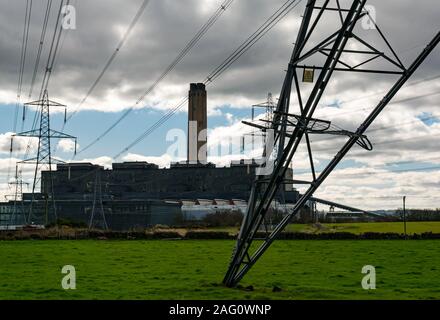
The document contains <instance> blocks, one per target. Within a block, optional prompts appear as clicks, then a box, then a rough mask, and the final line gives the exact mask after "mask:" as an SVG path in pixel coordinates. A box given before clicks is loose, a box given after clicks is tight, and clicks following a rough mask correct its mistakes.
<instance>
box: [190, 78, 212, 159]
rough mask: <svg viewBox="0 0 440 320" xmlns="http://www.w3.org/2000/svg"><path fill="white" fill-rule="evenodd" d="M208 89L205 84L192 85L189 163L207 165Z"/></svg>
mask: <svg viewBox="0 0 440 320" xmlns="http://www.w3.org/2000/svg"><path fill="white" fill-rule="evenodd" d="M207 123H208V119H207V112H206V89H205V85H204V84H203V83H191V84H190V90H189V100H188V162H192V163H207V157H208V153H207V146H206V143H207V132H206V130H207Z"/></svg>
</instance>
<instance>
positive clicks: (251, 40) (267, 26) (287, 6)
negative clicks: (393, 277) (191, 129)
mask: <svg viewBox="0 0 440 320" xmlns="http://www.w3.org/2000/svg"><path fill="white" fill-rule="evenodd" d="M300 2H301V0H299V1H298V0H289V1H286V2H285V3H284V4H283V5H282V6H281V7H280V8H279V9H277V10H276V11H275V13H274V14H272V15H271V16H270V17H269V18H268V19H267V20H266V21H265V22H264V23H263V24H262V25H261V26H260V27H259V28H258V29H257V31H255V32H254V33H253V34H252V35H251V36H249V37H248V38H247V39H246V40H245V41H244V42H243V43H242V44H241V45H240V46H239V47H238V48H237V49H236V50H235V51H234V52H233V53H232V54H230V55H229V56H228V58H226V59H225V60H224V61H223V62H222V63H221V64H220V65H219V66H218V67H217V68H215V69H214V70H213V71H212V72H210V73H209V74H208V76H207V77H206V80H205V81H204V84H208V83H212V82H213V81H215V80H216V79H217V78H218V77H219V76H220V75H221V74H222V73H223V72H224V71H225V70H227V69H228V68H229V67H230V66H231V65H232V64H233V63H234V62H235V61H237V60H238V59H239V58H240V57H241V56H242V55H243V54H244V53H246V52H247V51H248V50H249V49H250V48H251V47H253V45H255V43H256V42H257V41H258V40H260V39H261V38H262V37H263V36H264V35H265V34H266V33H267V32H269V31H270V30H271V29H272V28H273V27H274V26H275V25H276V24H278V22H279V21H281V19H283V18H284V17H285V16H286V15H287V14H288V13H289V12H290V11H291V10H293V9H294V8H295V7H296V6H297V5H298V4H299V3H300ZM295 3H296V4H295ZM294 4H295V5H294ZM187 100H188V98H187V97H185V98H184V99H183V100H182V101H181V102H180V103H179V104H177V105H176V106H175V107H174V108H173V109H171V110H170V111H168V112H167V113H166V114H165V115H164V116H162V118H160V119H159V120H158V121H157V122H156V123H154V124H153V125H152V126H151V127H149V128H148V129H147V130H146V131H144V132H143V133H142V134H141V135H140V136H139V137H138V138H136V139H135V140H134V141H133V142H132V143H130V144H129V145H128V146H127V147H125V148H124V149H122V150H121V151H120V152H119V153H118V154H116V155H115V157H114V158H115V159H116V158H119V157H120V156H121V155H122V154H123V153H124V152H126V151H128V150H129V149H131V148H132V147H134V146H135V145H137V144H138V143H139V142H141V141H142V140H144V139H145V138H146V137H148V136H149V135H150V134H151V133H152V132H154V131H155V130H156V129H157V128H159V127H160V126H162V125H163V124H164V123H165V122H166V121H168V119H170V118H171V117H172V116H173V115H174V114H175V113H176V112H177V111H178V110H179V109H180V108H182V107H183V105H184V103H185V102H186V101H187Z"/></svg>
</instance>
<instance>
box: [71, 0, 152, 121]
mask: <svg viewBox="0 0 440 320" xmlns="http://www.w3.org/2000/svg"><path fill="white" fill-rule="evenodd" d="M149 2H150V0H144V1H143V2H142V4H141V6H140V7H139V9H138V11H137V12H136V15H135V16H134V18H133V20H132V21H131V23H130V25H129V26H128V28H127V30H126V31H125V33H124V35H123V36H122V38H121V40H120V41H119V43H118V45H117V46H116V48H115V50H114V51H113V53H112V55H111V56H110V58H109V59H108V60H107V62H106V64H105V65H104V68H103V69H102V70H101V72H100V73H99V75H98V77H97V78H96V80H95V81H94V82H93V83H92V85H91V87H90V88H89V90H88V91H87V93H86V95H85V96H84V97H83V98H82V99H81V101H80V103H79V104H78V105H77V106H76V108H75V111H74V112H73V113H71V114H70V115H69V116H68V117H67V119H66V122H67V121H69V120H70V119H71V118H72V117H73V116H74V115H75V114H76V113H77V112H78V109H79V108H80V107H81V106H82V105H83V104H84V102H86V100H87V99H88V98H89V97H90V95H91V94H92V92H93V91H94V90H95V88H96V86H97V85H98V83H99V82H100V81H101V79H102V77H103V76H104V74H105V73H106V72H107V70H108V69H109V67H110V66H111V64H112V63H113V60H115V58H116V56H117V55H118V53H119V52H120V51H121V49H122V47H123V46H124V44H125V42H126V41H127V39H128V37H129V35H130V33H131V31H132V30H133V29H134V27H135V26H136V24H137V23H138V21H139V18H140V17H141V15H142V14H143V12H144V11H145V8H146V7H147V5H148V3H149ZM63 129H64V127H63Z"/></svg>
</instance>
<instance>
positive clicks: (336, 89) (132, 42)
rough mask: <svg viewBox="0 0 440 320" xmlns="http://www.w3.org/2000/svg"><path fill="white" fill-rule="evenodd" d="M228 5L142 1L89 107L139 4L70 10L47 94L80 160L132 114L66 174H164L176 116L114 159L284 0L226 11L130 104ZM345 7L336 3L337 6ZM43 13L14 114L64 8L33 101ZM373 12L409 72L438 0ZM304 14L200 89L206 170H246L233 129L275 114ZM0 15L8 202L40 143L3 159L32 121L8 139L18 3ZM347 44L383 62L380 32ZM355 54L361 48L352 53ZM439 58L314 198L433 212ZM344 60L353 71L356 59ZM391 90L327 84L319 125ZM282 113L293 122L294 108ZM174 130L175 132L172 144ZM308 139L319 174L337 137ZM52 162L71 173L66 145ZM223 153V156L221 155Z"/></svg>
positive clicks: (379, 84)
mask: <svg viewBox="0 0 440 320" xmlns="http://www.w3.org/2000/svg"><path fill="white" fill-rule="evenodd" d="M223 2H224V1H223V0H204V1H197V0H151V1H150V2H149V3H148V5H147V7H146V8H145V10H144V11H143V12H142V14H141V16H140V17H139V20H138V22H137V24H136V25H135V27H134V28H133V30H132V31H131V33H130V35H129V37H128V38H127V39H126V41H125V42H124V45H123V46H122V48H120V50H119V51H118V54H117V55H116V57H115V59H114V60H113V63H112V64H111V65H110V67H109V68H108V70H107V72H106V73H105V74H104V75H103V77H102V78H101V80H100V81H99V83H98V85H97V86H96V87H95V89H94V90H93V92H92V93H91V94H90V96H89V97H88V98H87V100H86V101H85V102H84V103H82V104H80V102H81V101H82V100H83V98H84V97H85V96H86V94H87V92H88V90H89V88H90V87H91V86H92V84H93V83H94V81H95V80H96V79H97V77H98V76H99V74H100V72H101V70H102V69H103V68H104V66H105V64H106V63H107V61H108V59H109V58H110V56H111V55H112V54H113V53H114V51H115V49H116V48H117V46H118V43H119V42H120V41H121V38H122V37H123V35H124V33H125V32H126V30H127V28H128V26H129V25H130V22H131V21H132V20H133V18H134V16H135V15H136V13H137V12H138V10H139V8H140V6H141V4H142V3H143V1H142V0H129V1H128V0H124V1H122V0H105V1H104V0H92V1H85V0H76V1H75V0H72V1H71V4H72V5H73V7H74V8H75V13H76V29H69V30H64V31H63V33H62V36H61V40H60V47H59V52H58V55H57V60H56V63H55V67H54V70H53V72H52V76H51V79H50V83H49V86H48V91H49V96H50V99H51V100H55V101H58V102H61V103H63V104H65V105H67V106H68V114H69V115H71V114H73V116H72V117H71V119H70V120H69V121H68V122H67V124H66V126H65V128H64V131H65V132H66V133H68V134H71V135H74V136H77V137H78V143H79V148H78V149H79V150H80V151H81V149H82V148H84V147H86V146H87V145H89V144H90V143H91V142H92V141H94V140H95V139H96V138H97V137H98V136H99V135H100V134H101V133H103V132H104V131H105V130H106V129H107V128H108V127H109V126H110V125H112V124H113V123H114V122H115V121H116V120H117V119H118V118H120V117H121V116H122V115H123V114H124V112H126V111H127V110H129V109H131V108H133V111H131V112H130V113H129V114H128V115H127V116H126V117H125V118H124V119H123V120H122V121H121V122H120V123H119V124H118V125H117V126H116V127H115V128H114V129H113V130H111V131H110V132H109V133H108V134H107V135H105V136H104V137H103V138H101V139H100V140H99V141H98V142H97V143H96V144H94V145H93V146H92V147H91V148H88V149H85V150H84V151H81V152H80V153H79V154H78V155H77V156H76V157H75V159H74V161H91V162H96V163H100V164H103V165H106V166H110V165H111V163H112V162H113V161H124V160H125V161H129V160H147V161H151V162H156V163H158V164H160V165H161V166H167V165H169V163H170V161H174V160H178V159H180V157H181V156H182V155H178V154H174V153H172V154H171V153H170V152H169V149H170V146H172V145H173V143H174V142H173V141H167V135H168V138H170V136H171V137H173V136H175V135H174V134H175V133H176V136H178V135H179V131H178V130H179V129H180V130H183V132H184V131H185V130H186V117H187V113H186V108H185V107H183V108H181V109H179V111H178V112H177V113H176V114H175V115H174V116H173V117H171V118H170V119H169V120H168V121H167V122H165V123H164V124H163V125H162V126H161V127H159V128H158V129H156V130H154V131H153V132H152V133H151V134H150V135H149V136H148V137H146V138H145V139H143V140H142V141H140V142H139V143H137V144H136V145H134V146H133V147H132V148H130V149H129V150H128V151H126V152H123V153H122V154H121V155H120V156H119V157H118V158H117V159H115V156H116V155H117V154H119V153H120V151H123V150H124V148H125V147H127V146H128V145H130V144H131V143H132V142H133V141H134V140H135V139H137V138H138V137H139V136H140V135H141V134H142V133H143V132H145V131H146V130H147V129H148V128H150V127H151V126H152V125H153V124H154V123H155V122H156V121H157V120H159V119H160V118H161V117H162V116H163V115H164V114H166V112H167V111H169V110H171V109H173V108H174V107H175V106H176V105H178V103H179V102H180V101H182V99H183V98H184V97H185V96H186V95H187V91H188V88H189V83H191V82H200V81H203V80H205V79H206V77H207V75H208V74H210V72H211V71H212V70H213V69H215V68H216V67H217V66H218V65H220V64H221V63H222V62H223V61H224V60H225V59H226V58H227V57H228V56H229V55H230V54H231V53H232V52H233V51H234V50H235V49H236V48H237V47H238V46H240V45H241V44H242V43H243V41H245V40H246V39H247V38H248V37H249V36H250V35H251V34H252V33H253V32H254V31H255V30H256V29H257V28H258V27H259V26H260V25H261V24H263V23H264V21H266V19H267V18H268V17H269V16H270V15H272V14H273V13H274V12H275V10H277V9H278V8H279V7H280V6H281V5H282V4H283V3H284V2H285V0H271V1H264V0H235V1H233V2H232V4H231V5H230V6H229V7H228V8H227V10H226V11H225V12H223V13H222V15H221V16H220V17H219V19H218V20H217V21H216V23H215V24H214V25H213V26H212V27H211V28H210V29H209V30H208V32H207V33H206V34H205V35H204V36H203V37H202V38H201V39H200V40H199V41H198V42H197V44H196V45H195V46H194V47H193V48H192V49H191V51H189V52H188V54H187V55H186V56H185V57H184V58H183V59H182V60H181V61H180V62H179V64H177V66H176V67H175V68H174V69H173V70H172V71H171V72H170V73H169V74H167V76H166V77H165V78H164V79H163V80H162V81H161V82H160V83H159V84H158V85H157V86H156V87H155V90H154V91H152V92H151V93H149V94H148V95H147V96H146V97H145V99H143V100H142V101H141V102H140V103H137V104H136V102H137V101H138V99H139V97H141V96H142V94H143V93H144V92H145V91H146V90H147V89H148V88H149V87H150V86H151V85H152V84H153V83H155V81H156V80H157V79H158V78H159V77H160V76H161V74H162V73H163V72H164V70H165V69H166V68H167V67H168V66H169V64H170V63H171V62H172V61H173V60H174V59H175V58H176V56H177V55H178V54H179V53H180V52H181V50H182V49H183V48H184V47H185V46H186V45H187V43H188V42H189V41H190V40H191V39H192V38H193V36H194V35H195V34H196V33H197V31H198V30H199V29H200V28H201V26H202V25H203V24H204V23H206V21H207V20H208V19H209V18H210V17H211V16H212V15H213V13H214V12H215V11H216V10H217V9H218V8H219V7H220V5H221V4H222V3H223ZM318 2H319V1H318ZM348 2H350V1H342V3H343V4H347V3H348ZM46 3H47V2H46V1H43V0H34V1H32V4H33V5H32V11H31V19H30V28H29V36H28V45H27V53H26V56H25V64H24V72H23V85H22V93H21V100H20V103H23V102H28V101H31V100H36V99H38V93H39V89H40V87H41V83H42V77H43V74H44V66H45V65H46V60H47V57H48V54H49V45H50V39H51V37H52V34H53V30H54V25H55V19H56V15H57V10H58V6H59V1H58V0H54V1H53V5H52V9H51V12H50V18H49V22H48V27H47V34H46V39H45V42H44V45H43V50H42V53H41V62H40V64H39V67H38V72H37V76H36V81H35V87H34V90H33V94H32V95H31V97H30V98H29V91H30V86H31V79H32V74H33V70H34V65H35V62H36V57H37V52H38V46H39V41H40V35H41V30H42V24H43V19H44V12H45V8H46ZM368 3H369V4H370V5H372V6H373V8H374V9H375V12H376V21H377V23H378V24H379V25H380V27H381V30H382V31H383V32H384V33H385V34H386V35H387V38H388V39H389V40H390V42H391V44H392V46H393V48H394V49H395V50H396V52H397V54H398V55H399V57H400V58H401V60H402V62H403V64H404V65H405V66H408V65H409V64H410V63H411V61H412V60H413V59H414V58H415V57H416V56H417V54H418V53H419V52H420V51H421V50H422V49H423V47H424V45H425V44H426V43H427V42H428V41H429V40H430V39H431V38H432V37H433V36H434V35H435V33H436V32H438V30H439V29H440V23H439V19H438V17H439V15H440V6H439V5H438V1H435V0H422V1H411V0H389V1H386V2H384V1H378V0H375V1H368ZM304 5H305V1H302V2H300V3H299V4H298V6H297V7H295V8H294V9H293V10H292V11H291V12H290V13H289V14H288V15H287V16H286V17H285V18H284V19H283V20H281V21H280V22H279V23H278V24H277V25H276V26H275V27H274V28H273V29H271V30H270V32H268V33H267V34H266V35H265V36H264V37H263V38H261V40H260V41H258V42H257V43H256V45H254V46H253V47H252V48H251V49H250V50H249V51H247V52H246V53H245V54H244V55H243V56H241V57H240V59H238V60H237V61H236V62H235V63H234V64H233V65H232V66H231V67H230V68H228V69H227V70H226V71H225V72H224V73H223V74H222V75H221V76H220V77H219V78H218V79H217V80H216V81H214V82H213V83H212V84H210V85H209V86H208V105H209V106H208V107H209V111H208V114H209V118H208V126H209V128H210V136H209V144H210V146H211V158H210V160H211V161H213V162H216V163H217V164H219V165H224V164H227V162H228V161H230V160H231V159H238V158H240V157H242V155H240V148H239V143H238V142H237V141H239V139H235V138H237V137H240V136H242V135H243V134H246V133H248V132H250V131H251V130H250V128H248V127H245V126H244V125H242V124H241V121H242V120H249V118H250V115H251V109H250V106H251V105H252V104H255V103H260V102H263V101H264V100H265V99H266V96H267V93H268V92H272V93H273V96H274V99H275V101H276V98H277V96H278V94H279V92H280V88H281V84H282V81H283V78H284V75H285V69H286V66H287V63H288V60H289V58H290V55H291V51H292V47H293V46H292V43H293V42H295V37H296V34H297V32H298V27H299V23H300V16H301V15H302V13H303V11H304ZM0 6H1V10H0V25H1V29H2V32H1V33H0V48H1V51H0V174H1V176H0V196H2V197H3V196H7V195H10V194H12V193H13V190H11V189H10V188H8V183H7V182H8V178H9V179H10V180H12V177H13V171H14V170H15V163H16V162H17V161H20V160H22V159H23V157H24V156H25V150H26V146H27V145H28V144H29V145H30V152H29V153H28V154H29V157H31V156H33V155H34V154H35V151H36V148H35V147H36V145H37V144H36V141H29V140H27V139H15V141H14V152H13V154H12V155H11V154H10V152H9V148H10V135H11V134H12V133H13V132H14V127H16V130H15V131H20V130H21V129H23V131H25V130H30V129H31V127H32V121H33V117H34V112H33V110H28V112H27V114H26V118H25V121H22V114H21V113H22V109H21V104H19V109H18V111H19V112H18V119H17V122H16V126H14V117H15V116H14V115H15V113H16V110H17V109H16V108H17V84H18V79H19V65H20V54H21V48H22V36H23V25H24V16H25V8H26V1H25V0H17V1H8V0H0ZM338 24H339V17H338V16H337V15H336V14H333V15H332V14H329V15H328V16H326V17H325V20H323V23H322V25H321V27H320V28H319V29H318V30H317V31H318V32H317V34H316V36H315V37H314V38H313V39H311V43H314V42H316V41H318V40H319V39H322V37H323V36H325V35H326V34H329V32H331V31H332V30H335V28H337V26H338ZM356 32H357V34H359V35H360V36H361V37H362V38H364V39H368V41H370V42H371V43H374V45H375V46H376V47H377V48H378V49H379V50H381V51H383V52H385V53H386V54H390V52H389V51H387V50H388V49H387V48H386V46H385V45H384V43H383V42H381V40H380V38H379V37H378V36H377V32H376V31H375V30H364V29H362V28H361V27H360V26H359V27H358V28H357V29H356ZM350 46H351V48H356V49H363V48H362V46H360V45H359V44H358V43H354V42H353V43H351V44H350ZM439 52H440V51H439V49H438V48H437V49H436V50H434V51H433V53H432V54H431V56H430V57H428V59H427V60H426V61H425V62H424V63H423V65H422V66H421V67H420V68H419V69H418V71H417V72H416V73H415V74H414V76H413V77H412V78H411V80H409V82H408V84H407V85H406V86H405V87H404V88H403V89H402V90H401V91H400V92H399V94H398V95H397V96H396V97H395V98H394V99H393V101H392V103H391V104H390V105H389V106H388V108H387V109H386V111H385V112H383V113H382V114H381V115H380V117H379V118H378V119H377V121H376V122H375V123H374V125H373V126H372V127H371V128H370V129H369V131H368V132H367V133H368V136H369V138H370V140H371V141H372V142H373V145H374V150H373V151H370V152H368V151H365V150H363V149H361V148H359V147H354V148H353V150H352V151H351V152H350V153H349V154H348V156H347V157H346V158H345V160H344V161H343V162H342V163H341V164H340V166H339V167H338V169H337V170H335V171H334V172H333V173H332V175H331V176H330V177H329V179H328V180H327V181H326V182H325V184H324V185H323V186H322V188H321V189H320V190H319V192H317V194H316V196H319V197H322V198H325V199H328V200H333V201H338V202H342V203H346V204H350V205H353V206H357V207H362V208H365V209H379V208H384V209H395V208H397V207H399V206H400V205H401V197H402V196H403V195H407V196H408V206H410V207H418V208H438V207H440V142H439V141H440V140H439V138H440V109H439V103H438V102H439V99H440V55H439ZM343 58H344V59H345V61H346V62H349V63H353V64H355V63H356V62H360V61H362V60H361V58H363V57H359V56H358V57H350V56H346V57H343ZM320 62H322V59H321V60H319V59H318V58H316V59H315V60H313V59H311V60H310V61H308V63H310V64H311V65H313V64H316V65H319V64H320ZM370 67H371V68H385V69H391V70H395V68H394V67H392V66H390V65H389V64H387V63H385V62H383V61H379V60H378V61H377V62H372V64H371V65H370ZM315 76H317V75H315ZM396 79H397V76H395V75H366V74H359V73H340V72H339V73H335V75H334V77H333V79H332V82H331V83H329V85H328V88H327V91H326V94H325V96H324V97H323V99H322V100H321V103H320V105H319V107H318V109H317V111H316V114H315V115H316V116H317V117H320V118H324V119H328V120H331V121H332V123H334V124H335V125H338V126H340V127H342V128H345V129H350V130H353V129H355V128H356V125H358V124H359V123H360V122H361V121H362V119H363V118H364V117H365V116H366V115H367V114H368V112H369V111H370V110H371V109H372V108H373V107H374V106H375V105H376V104H377V103H378V101H380V99H381V98H382V96H383V95H384V93H385V92H386V90H387V89H389V88H390V87H391V85H392V84H393V83H394V81H396ZM301 86H302V87H303V88H304V91H303V97H305V96H306V95H307V91H308V90H309V89H310V87H311V85H310V84H305V83H304V84H301ZM290 110H291V111H292V112H298V105H297V103H296V101H295V100H293V101H292V105H291V109H290ZM260 116H261V112H260ZM63 117H64V114H63V111H62V110H53V113H52V118H51V126H52V128H53V129H55V130H61V129H62V128H63ZM170 130H173V131H171V133H170ZM229 137H232V138H233V139H232V141H233V145H232V147H231V148H229V147H228V148H226V149H227V150H228V152H226V154H224V152H223V153H220V154H218V153H216V152H215V151H217V150H218V148H216V147H217V146H218V145H219V144H220V145H222V144H224V143H225V141H229ZM311 139H312V141H313V150H314V155H315V161H316V163H315V165H316V167H317V170H318V171H320V170H321V169H322V168H323V167H324V166H325V164H326V163H327V162H328V161H329V159H331V157H332V156H333V155H334V153H335V152H336V151H337V148H338V146H341V145H342V144H343V142H344V138H335V137H328V136H312V137H311ZM168 140H170V139H168ZM229 149H231V150H229ZM184 150H186V148H184ZM55 151H56V156H57V157H59V158H60V159H63V160H65V161H72V156H73V144H72V142H71V141H68V140H65V141H62V142H60V144H59V145H56V147H55ZM229 151H232V155H230V154H228V153H229ZM179 156H180V157H179ZM183 156H184V155H183ZM292 166H293V168H294V172H296V174H297V175H296V178H298V179H310V174H309V173H308V166H307V158H306V154H305V149H304V148H300V152H298V154H297V155H296V156H295V158H294V161H293V164H292ZM31 172H32V167H30V166H25V167H23V174H24V178H25V180H27V181H28V182H31V181H32V174H31ZM2 200H3V199H2Z"/></svg>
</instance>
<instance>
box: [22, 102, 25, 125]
mask: <svg viewBox="0 0 440 320" xmlns="http://www.w3.org/2000/svg"><path fill="white" fill-rule="evenodd" d="M22 119H23V121H25V120H26V105H23V117H22Z"/></svg>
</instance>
